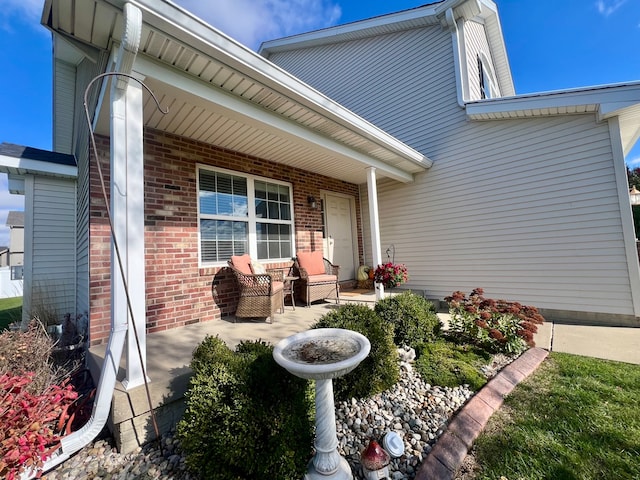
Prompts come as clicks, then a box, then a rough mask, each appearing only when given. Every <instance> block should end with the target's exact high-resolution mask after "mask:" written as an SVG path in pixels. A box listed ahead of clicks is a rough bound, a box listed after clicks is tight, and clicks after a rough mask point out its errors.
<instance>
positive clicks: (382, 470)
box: [360, 440, 391, 480]
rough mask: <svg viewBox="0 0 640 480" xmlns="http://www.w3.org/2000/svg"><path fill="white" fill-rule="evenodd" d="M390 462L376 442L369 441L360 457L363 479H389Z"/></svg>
mask: <svg viewBox="0 0 640 480" xmlns="http://www.w3.org/2000/svg"><path fill="white" fill-rule="evenodd" d="M390 461H391V457H390V455H389V454H388V453H387V452H386V451H385V450H384V448H382V447H381V446H380V444H379V443H378V442H377V441H375V440H371V441H370V442H369V445H368V446H367V448H365V449H364V451H363V452H362V455H360V463H361V464H362V473H363V474H364V478H366V479H367V480H384V479H389V462H390Z"/></svg>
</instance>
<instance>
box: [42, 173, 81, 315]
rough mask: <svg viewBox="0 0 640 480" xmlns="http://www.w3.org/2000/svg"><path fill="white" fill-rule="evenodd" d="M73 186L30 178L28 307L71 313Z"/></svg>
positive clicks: (74, 298)
mask: <svg viewBox="0 0 640 480" xmlns="http://www.w3.org/2000/svg"><path fill="white" fill-rule="evenodd" d="M75 207H76V189H75V182H74V181H73V180H62V179H56V178H49V177H40V176H36V177H34V189H33V212H34V221H33V240H32V242H33V243H32V271H33V273H32V275H33V279H34V283H33V293H32V295H33V296H34V299H33V302H32V306H33V307H34V308H36V309H37V308H40V306H44V307H45V308H47V310H49V311H55V313H56V316H57V318H58V320H59V321H60V322H62V321H63V320H64V315H65V314H67V313H69V314H71V315H72V317H73V316H75V300H76V291H75V276H76V272H75V267H76V246H75V235H76V223H75Z"/></svg>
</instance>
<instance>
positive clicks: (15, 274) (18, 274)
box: [11, 265, 24, 280]
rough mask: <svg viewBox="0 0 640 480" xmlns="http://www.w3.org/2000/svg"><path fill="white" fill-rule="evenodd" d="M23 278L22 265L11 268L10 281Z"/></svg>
mask: <svg viewBox="0 0 640 480" xmlns="http://www.w3.org/2000/svg"><path fill="white" fill-rule="evenodd" d="M23 278H24V265H15V266H12V267H11V280H22V279H23Z"/></svg>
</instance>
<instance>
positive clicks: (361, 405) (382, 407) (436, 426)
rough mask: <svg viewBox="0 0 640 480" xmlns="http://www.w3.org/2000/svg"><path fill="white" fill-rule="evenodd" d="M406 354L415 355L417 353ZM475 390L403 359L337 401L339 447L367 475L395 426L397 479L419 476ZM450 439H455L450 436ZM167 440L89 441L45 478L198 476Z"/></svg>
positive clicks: (186, 479)
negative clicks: (427, 376)
mask: <svg viewBox="0 0 640 480" xmlns="http://www.w3.org/2000/svg"><path fill="white" fill-rule="evenodd" d="M402 358H405V359H407V360H409V358H411V355H410V354H409V355H406V356H402ZM511 360H512V358H508V357H505V358H499V359H497V361H494V363H493V364H492V365H491V366H489V367H488V368H487V369H486V371H485V372H484V373H485V375H487V376H488V377H491V376H493V375H495V373H496V372H498V371H499V370H500V369H501V368H502V367H504V366H505V365H506V364H508V363H509V362H510V361H511ZM473 393H474V392H472V391H471V390H470V389H469V387H468V386H466V385H463V386H460V387H456V388H449V387H439V386H433V385H429V384H428V383H426V382H424V381H423V380H422V378H421V377H420V376H419V374H418V373H417V372H415V371H414V370H413V369H412V368H411V365H410V363H408V362H401V368H400V380H399V381H398V383H397V384H396V385H395V386H394V387H393V388H391V389H389V390H387V391H385V392H383V393H381V394H378V395H375V396H373V397H371V398H367V399H362V400H358V399H354V398H352V399H350V400H349V401H345V402H336V430H337V436H338V451H339V453H340V454H341V455H343V456H344V457H345V458H346V459H347V461H348V462H349V464H350V465H351V468H352V471H353V473H354V478H355V479H357V480H360V479H363V478H364V477H363V475H362V468H361V465H360V453H361V452H362V451H363V450H364V449H365V448H366V446H367V445H368V444H369V441H370V440H371V439H375V440H377V441H379V442H380V441H382V438H383V437H384V435H385V434H386V433H387V432H390V431H395V432H396V433H398V435H400V437H401V438H402V440H403V442H404V447H405V452H404V454H403V455H401V456H400V457H398V458H392V459H391V463H390V464H389V473H390V475H391V478H392V479H394V480H400V479H402V480H405V479H407V480H411V479H414V478H416V474H417V472H418V471H419V469H420V466H421V464H422V463H423V461H424V460H425V458H427V456H428V454H429V453H430V452H431V451H432V450H433V449H434V447H435V445H436V442H437V441H438V438H439V437H441V436H442V435H443V432H445V431H447V428H448V424H449V421H450V419H451V418H452V417H453V415H454V414H455V413H456V412H458V411H459V410H460V409H461V407H462V406H463V405H464V404H465V403H467V401H468V400H469V398H471V397H472V396H473ZM474 418H475V417H474ZM487 418H488V416H487ZM475 420H476V421H477V419H475ZM461 436H462V435H461ZM462 437H463V438H464V436H462ZM447 438H449V437H447ZM449 441H452V439H451V438H449ZM162 445H163V451H162V453H160V449H159V448H158V442H155V441H154V442H151V443H149V444H147V445H146V446H144V447H143V448H138V449H137V450H135V451H133V452H130V453H127V454H120V453H118V452H117V450H116V449H115V447H114V444H113V441H112V440H111V439H109V438H107V439H100V440H97V441H95V442H92V443H91V444H89V445H87V446H86V447H85V448H84V449H82V450H81V451H80V452H78V453H76V454H75V455H74V456H72V457H71V458H70V459H69V460H67V461H66V462H65V463H63V464H62V465H59V466H58V467H57V468H56V469H54V470H52V471H50V472H48V473H46V474H44V475H43V476H42V478H43V479H46V480H78V479H83V478H87V479H88V478H102V479H111V480H133V479H144V480H146V479H149V480H151V479H154V480H155V479H159V480H170V479H173V480H193V479H195V478H197V477H194V476H192V475H191V474H190V473H189V472H188V471H187V468H186V464H185V459H184V457H183V456H182V454H181V451H180V445H179V441H178V440H177V439H176V438H174V437H173V435H172V434H167V435H165V436H163V438H162ZM465 449H466V447H465ZM457 453H458V452H457V451H456V454H457ZM457 460H459V459H458V458H455V461H457ZM452 463H453V462H452ZM438 465H439V467H440V468H442V469H443V470H447V471H449V473H451V471H450V469H447V468H446V467H445V466H444V465H442V464H441V463H439V462H438ZM451 466H453V465H451Z"/></svg>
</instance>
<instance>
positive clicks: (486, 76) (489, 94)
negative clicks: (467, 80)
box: [478, 52, 500, 99]
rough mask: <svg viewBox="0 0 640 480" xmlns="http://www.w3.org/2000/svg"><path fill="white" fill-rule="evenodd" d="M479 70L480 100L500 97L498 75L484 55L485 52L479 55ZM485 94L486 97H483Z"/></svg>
mask: <svg viewBox="0 0 640 480" xmlns="http://www.w3.org/2000/svg"><path fill="white" fill-rule="evenodd" d="M478 68H479V70H480V71H479V72H478V74H479V81H480V98H481V99H484V98H498V97H500V88H498V81H497V80H496V74H495V72H494V71H493V67H492V65H491V62H490V61H489V59H488V58H487V56H486V55H485V54H484V52H480V53H478ZM487 87H488V89H487ZM487 90H488V91H487ZM483 93H484V96H482V94H483Z"/></svg>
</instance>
